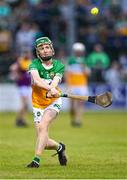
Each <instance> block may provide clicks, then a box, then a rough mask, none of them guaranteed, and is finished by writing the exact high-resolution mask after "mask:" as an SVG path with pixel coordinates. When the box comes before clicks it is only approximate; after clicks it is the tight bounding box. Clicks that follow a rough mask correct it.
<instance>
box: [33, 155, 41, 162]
mask: <svg viewBox="0 0 127 180" xmlns="http://www.w3.org/2000/svg"><path fill="white" fill-rule="evenodd" d="M33 161H34V162H36V163H37V164H39V163H40V157H39V156H35V157H34V158H33Z"/></svg>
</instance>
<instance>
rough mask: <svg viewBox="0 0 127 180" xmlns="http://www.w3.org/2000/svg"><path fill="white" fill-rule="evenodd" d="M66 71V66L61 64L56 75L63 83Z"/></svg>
mask: <svg viewBox="0 0 127 180" xmlns="http://www.w3.org/2000/svg"><path fill="white" fill-rule="evenodd" d="M64 71H65V65H64V64H61V65H60V66H59V68H58V70H57V72H56V75H55V76H57V77H58V78H59V80H60V81H61V79H62V77H63V74H64Z"/></svg>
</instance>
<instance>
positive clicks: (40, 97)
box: [29, 58, 65, 108]
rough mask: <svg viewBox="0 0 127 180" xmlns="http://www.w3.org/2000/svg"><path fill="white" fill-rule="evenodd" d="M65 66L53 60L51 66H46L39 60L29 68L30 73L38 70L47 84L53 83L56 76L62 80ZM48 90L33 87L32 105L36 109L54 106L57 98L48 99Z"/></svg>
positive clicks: (34, 61)
mask: <svg viewBox="0 0 127 180" xmlns="http://www.w3.org/2000/svg"><path fill="white" fill-rule="evenodd" d="M64 68H65V66H64V64H62V63H61V62H60V61H58V60H56V59H53V61H52V65H51V66H46V65H45V64H43V63H42V62H41V61H40V59H39V58H36V59H34V60H33V61H32V63H31V64H30V66H29V72H30V71H31V70H37V71H38V73H39V76H40V78H42V79H43V80H45V81H46V82H47V83H50V82H52V80H53V78H54V77H55V76H57V77H59V79H60V80H61V79H62V76H63V73H64ZM59 90H60V89H59ZM46 93H47V90H45V89H43V88H40V87H38V86H35V85H34V84H33V85H32V104H33V107H35V108H46V107H47V106H49V105H50V104H52V103H53V102H54V101H55V100H56V99H57V98H46Z"/></svg>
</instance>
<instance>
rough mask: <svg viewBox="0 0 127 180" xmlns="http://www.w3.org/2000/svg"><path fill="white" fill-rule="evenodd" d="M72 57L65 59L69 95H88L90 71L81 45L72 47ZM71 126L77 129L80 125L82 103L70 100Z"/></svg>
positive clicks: (76, 44) (83, 47)
mask: <svg viewBox="0 0 127 180" xmlns="http://www.w3.org/2000/svg"><path fill="white" fill-rule="evenodd" d="M72 51H73V56H71V57H69V58H68V59H67V64H68V66H67V70H66V73H65V79H66V83H67V88H68V90H69V92H70V93H72V94H77V95H82V96H83V95H84V96H85V95H88V77H89V76H90V73H91V71H90V69H89V68H88V67H87V65H86V58H85V53H86V49H85V46H84V44H82V43H78V42H77V43H74V44H73V46H72ZM70 103H71V104H70V105H71V107H70V108H71V109H70V115H71V125H72V126H76V127H79V126H81V124H82V113H83V110H84V102H83V101H77V100H73V99H71V100H70Z"/></svg>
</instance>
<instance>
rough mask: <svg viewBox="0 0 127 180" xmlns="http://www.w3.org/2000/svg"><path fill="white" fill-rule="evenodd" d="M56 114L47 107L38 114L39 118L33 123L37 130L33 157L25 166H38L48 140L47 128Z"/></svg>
mask: <svg viewBox="0 0 127 180" xmlns="http://www.w3.org/2000/svg"><path fill="white" fill-rule="evenodd" d="M38 112H39V111H38ZM38 115H39V113H38ZM56 115H57V112H56V111H55V110H53V109H47V110H46V111H45V112H44V114H43V115H42V116H40V117H41V120H40V121H38V122H36V123H35V129H36V132H37V140H36V147H35V157H34V159H33V161H32V162H31V163H30V164H29V165H28V166H27V167H39V163H40V156H41V154H42V153H43V151H44V149H45V147H46V145H47V141H48V128H49V125H50V123H51V122H52V121H53V119H54V118H55V117H56Z"/></svg>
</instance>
